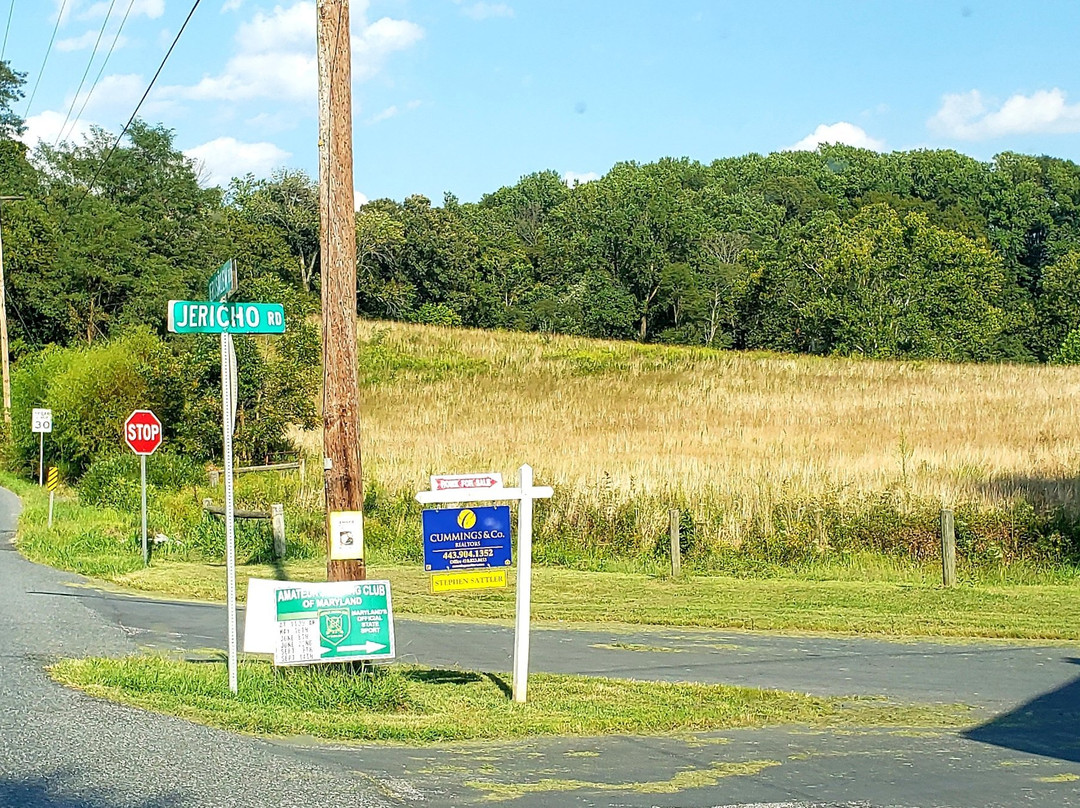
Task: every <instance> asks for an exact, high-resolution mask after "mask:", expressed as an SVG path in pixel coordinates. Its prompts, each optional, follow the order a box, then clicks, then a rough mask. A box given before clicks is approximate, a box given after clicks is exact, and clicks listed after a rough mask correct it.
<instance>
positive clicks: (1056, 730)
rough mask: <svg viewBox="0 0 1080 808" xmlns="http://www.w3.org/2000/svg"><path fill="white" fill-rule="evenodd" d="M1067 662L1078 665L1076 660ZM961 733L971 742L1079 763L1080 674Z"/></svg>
mask: <svg viewBox="0 0 1080 808" xmlns="http://www.w3.org/2000/svg"><path fill="white" fill-rule="evenodd" d="M1067 661H1068V662H1070V663H1072V664H1073V665H1080V659H1069V660H1067ZM963 734H964V737H966V738H970V739H971V740H973V741H982V742H983V743H989V744H993V745H994V746H1003V747H1006V748H1008V749H1016V750H1018V751H1020V752H1031V753H1032V754H1036V755H1044V756H1046V757H1053V758H1058V759H1060V760H1069V761H1073V762H1080V677H1077V678H1076V679H1074V680H1073V681H1071V682H1069V683H1068V684H1065V685H1062V686H1061V687H1059V688H1058V689H1057V690H1052V691H1050V692H1049V693H1044V694H1043V695H1041V696H1038V697H1037V698H1034V699H1032V700H1031V701H1029V702H1027V703H1026V704H1023V705H1021V706H1020V707H1017V708H1016V709H1015V710H1013V711H1012V712H1009V713H1005V714H1004V715H1000V716H998V717H997V718H995V719H994V720H993V721H990V722H988V723H986V724H983V725H982V726H981V727H976V728H975V729H971V730H968V731H967V732H965V733H963Z"/></svg>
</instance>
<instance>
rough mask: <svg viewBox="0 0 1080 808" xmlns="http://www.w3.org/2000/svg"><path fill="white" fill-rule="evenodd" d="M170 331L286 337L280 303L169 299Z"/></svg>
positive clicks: (283, 315)
mask: <svg viewBox="0 0 1080 808" xmlns="http://www.w3.org/2000/svg"><path fill="white" fill-rule="evenodd" d="M169 331H171V332H172V333H174V334H284V333H285V308H284V307H283V306H282V305H281V304H280V303H210V302H207V301H205V300H203V301H197V300H170V301H169Z"/></svg>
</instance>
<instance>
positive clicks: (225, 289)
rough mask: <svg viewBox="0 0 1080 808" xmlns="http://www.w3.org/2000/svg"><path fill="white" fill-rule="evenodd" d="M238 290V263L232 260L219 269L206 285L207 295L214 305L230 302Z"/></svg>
mask: <svg viewBox="0 0 1080 808" xmlns="http://www.w3.org/2000/svg"><path fill="white" fill-rule="evenodd" d="M235 289H236V262H235V261H233V260H232V259H231V258H230V259H229V260H228V261H226V262H225V263H224V264H222V265H221V266H220V267H218V271H217V272H215V273H214V276H213V277H212V278H210V282H209V283H208V284H207V285H206V295H207V297H209V298H210V300H212V301H213V302H214V303H218V302H220V301H222V300H228V299H229V295H231V294H232V293H233V290H235Z"/></svg>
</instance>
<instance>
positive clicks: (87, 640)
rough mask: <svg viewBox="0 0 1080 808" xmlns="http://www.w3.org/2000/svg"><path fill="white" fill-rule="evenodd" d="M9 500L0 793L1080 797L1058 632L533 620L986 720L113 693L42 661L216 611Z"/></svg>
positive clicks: (717, 677)
mask: <svg viewBox="0 0 1080 808" xmlns="http://www.w3.org/2000/svg"><path fill="white" fill-rule="evenodd" d="M17 507H18V501H17V499H16V498H15V497H14V496H13V495H12V494H10V493H9V492H6V491H2V490H0V739H2V740H0V806H13V807H14V806H19V807H20V808H21V806H33V807H36V806H63V807H64V808H113V807H114V806H115V807H116V808H120V806H140V807H145V808H151V807H153V808H157V807H158V806H161V807H162V808H164V806H189V805H190V806H279V805H280V806H305V807H307V806H310V807H311V808H318V806H366V805H380V806H381V805H394V806H402V805H409V806H412V805H417V806H427V805H432V806H443V805H447V806H457V805H474V804H478V803H480V802H485V801H487V800H494V801H496V802H498V801H500V798H501V801H503V802H505V804H508V805H515V806H521V808H531V807H532V806H550V805H571V806H672V807H674V806H680V807H684V808H690V806H703V807H704V806H709V807H712V806H740V807H741V808H752V807H754V808H760V807H761V806H769V807H770V808H812V807H813V808H818V807H820V808H825V807H826V806H828V807H829V808H833V807H837V808H839V807H840V806H844V807H845V808H884V807H885V806H890V807H891V808H901V806H919V807H920V808H930V807H931V806H934V807H935V808H946V807H949V808H969V807H970V808H975V807H976V806H1013V805H1019V804H1023V805H1027V806H1047V807H1048V808H1049V806H1055V807H1056V806H1080V666H1078V664H1077V663H1078V661H1080V660H1078V658H1080V649H1077V648H1069V647H1063V646H1057V645H1055V646H1048V647H1034V646H1030V645H1010V644H1003V643H993V644H986V643H963V644H960V643H953V644H942V643H922V642H920V643H891V642H883V641H879V640H862V639H858V638H835V637H791V636H782V635H770V634H762V633H753V632H727V631H725V632H713V631H694V630H648V631H634V632H614V631H595V630H593V631H575V630H560V629H547V628H544V629H539V630H534V632H533V656H532V663H533V665H532V668H533V670H544V671H553V672H574V673H586V674H597V675H617V676H623V677H633V678H640V679H656V680H691V681H709V682H714V681H715V682H728V683H734V684H746V685H753V686H761V687H779V688H783V689H789V690H798V691H803V692H810V693H820V694H826V695H843V694H859V695H881V696H884V697H886V698H889V699H892V700H896V701H903V702H912V701H918V702H965V703H968V704H971V705H973V706H975V707H977V708H978V710H979V712H980V714H981V715H984V716H985V721H984V722H983V724H982V725H980V726H979V727H976V728H974V729H970V730H967V731H963V732H951V731H940V730H933V731H927V730H920V729H918V728H910V729H904V730H897V729H888V730H883V729H873V728H870V729H866V730H861V731H844V732H836V731H820V730H807V729H805V728H774V729H768V730H737V731H729V732H721V733H699V734H694V735H687V736H681V737H679V738H639V737H613V738H569V739H555V740H536V741H528V742H515V743H501V744H468V745H452V746H448V747H444V748H427V749H407V748H401V747H391V746H374V745H348V746H345V745H333V744H324V743H318V742H314V741H310V740H306V739H291V740H260V739H253V738H248V737H244V736H235V735H231V734H228V733H224V732H219V731H216V730H210V729H206V728H204V727H200V726H197V725H194V724H190V723H187V722H184V721H180V720H176V719H172V718H168V717H164V716H158V715H154V714H149V713H144V712H141V711H138V710H132V709H129V708H124V707H119V706H116V705H112V704H107V703H104V702H101V701H97V700H94V699H90V698H88V697H86V696H83V695H81V694H79V693H75V692H71V691H68V690H66V689H64V688H62V687H60V686H58V685H56V684H54V683H52V682H51V681H50V680H49V679H48V677H47V675H46V674H45V672H44V667H45V666H46V665H47V664H48V662H49V661H50V660H52V659H55V658H57V657H60V656H80V655H87V654H98V655H101V654H124V653H133V652H136V651H138V650H140V649H147V648H169V649H187V650H190V651H192V652H200V651H202V650H204V649H207V648H223V647H224V626H225V617H224V611H223V609H222V608H221V607H217V606H206V605H199V604H190V603H171V602H163V601H156V600H151V599H148V598H139V597H128V596H123V595H116V594H111V593H106V592H101V591H98V590H95V589H93V588H92V587H88V586H87V585H86V582H85V581H84V580H82V579H80V578H78V577H77V576H73V575H68V574H65V573H60V572H57V571H55V570H51V569H47V568H44V567H40V566H37V565H33V564H30V563H29V562H27V561H26V560H24V559H23V558H21V557H20V556H19V555H18V554H17V553H16V552H15V551H14V550H13V549H12V548H11V546H10V542H9V539H10V536H11V530H12V527H13V524H14V514H15V512H16V510H17ZM397 641H398V651H399V656H400V657H401V658H403V659H405V660H407V661H419V662H423V663H426V664H431V665H436V666H440V667H453V668H459V667H460V668H465V669H480V670H486V671H491V672H499V671H507V670H509V669H510V667H511V665H510V653H511V648H512V644H513V632H512V630H511V629H509V628H507V627H503V626H497V625H478V624H463V623H446V622H424V621H410V620H398V621H397ZM726 767H734V768H733V769H731V768H726ZM748 768H749V769H754V770H756V773H752V774H747V773H742V774H733V775H731V776H721V775H722V774H724V773H725V772H726V771H730V770H735V771H743V772H745V771H746V770H747V769H748Z"/></svg>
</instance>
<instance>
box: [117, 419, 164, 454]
mask: <svg viewBox="0 0 1080 808" xmlns="http://www.w3.org/2000/svg"><path fill="white" fill-rule="evenodd" d="M161 437H162V436H161V421H159V420H158V417H157V416H156V415H154V413H152V412H150V410H135V412H133V413H131V415H129V416H128V419H127V420H126V421H125V422H124V440H126V441H127V445H128V446H130V447H131V451H133V452H134V453H135V454H138V455H149V454H153V453H154V452H155V451H156V450H157V447H159V446H160V445H161Z"/></svg>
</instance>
